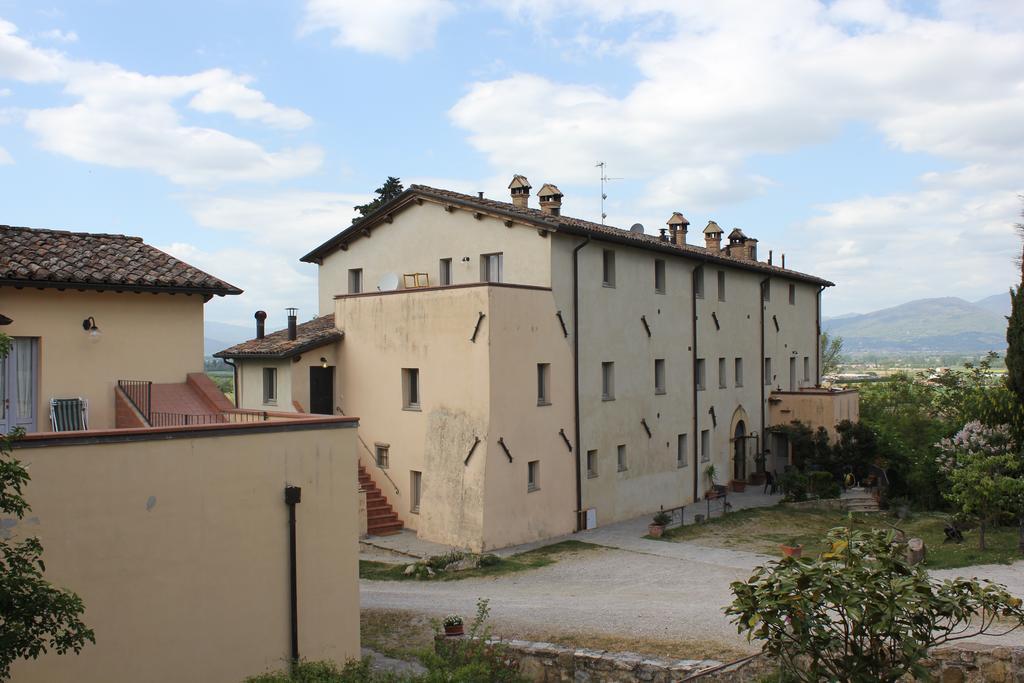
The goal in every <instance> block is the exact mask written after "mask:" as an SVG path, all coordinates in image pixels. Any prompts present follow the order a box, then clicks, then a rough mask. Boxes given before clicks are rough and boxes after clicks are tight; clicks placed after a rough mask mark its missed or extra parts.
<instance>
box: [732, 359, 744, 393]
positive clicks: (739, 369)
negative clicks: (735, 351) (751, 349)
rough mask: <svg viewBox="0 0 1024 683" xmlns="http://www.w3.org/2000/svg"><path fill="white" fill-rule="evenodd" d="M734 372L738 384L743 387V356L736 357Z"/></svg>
mask: <svg viewBox="0 0 1024 683" xmlns="http://www.w3.org/2000/svg"><path fill="white" fill-rule="evenodd" d="M734 374H735V378H736V386H738V387H742V386H743V359H742V358H737V359H736V369H735V371H734Z"/></svg>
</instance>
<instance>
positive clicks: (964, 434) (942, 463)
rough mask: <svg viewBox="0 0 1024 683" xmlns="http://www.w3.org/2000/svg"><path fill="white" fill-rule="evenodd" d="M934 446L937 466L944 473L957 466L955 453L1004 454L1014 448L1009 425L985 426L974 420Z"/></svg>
mask: <svg viewBox="0 0 1024 683" xmlns="http://www.w3.org/2000/svg"><path fill="white" fill-rule="evenodd" d="M935 447H936V448H938V449H939V453H940V455H939V457H938V461H939V467H940V468H941V469H942V471H943V472H945V473H946V474H949V473H951V472H952V471H953V470H954V469H956V466H957V454H958V453H964V454H981V455H1005V454H1006V453H1009V452H1010V451H1012V450H1014V443H1013V437H1012V436H1011V435H1010V427H1009V425H999V426H997V427H986V426H985V425H983V424H981V422H979V421H977V420H974V421H973V422H968V423H967V424H965V425H964V427H963V429H961V430H960V431H959V432H957V433H956V434H954V435H953V436H951V437H949V438H948V439H942V440H941V441H939V442H938V443H937V444H935Z"/></svg>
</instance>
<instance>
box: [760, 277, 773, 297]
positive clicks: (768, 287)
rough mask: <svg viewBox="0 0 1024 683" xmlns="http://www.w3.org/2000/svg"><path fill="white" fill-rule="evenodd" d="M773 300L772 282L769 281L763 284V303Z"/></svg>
mask: <svg viewBox="0 0 1024 683" xmlns="http://www.w3.org/2000/svg"><path fill="white" fill-rule="evenodd" d="M771 300H772V281H771V280H767V281H765V282H763V283H762V284H761V301H771Z"/></svg>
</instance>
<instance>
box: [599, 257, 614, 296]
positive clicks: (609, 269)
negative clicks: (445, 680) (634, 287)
mask: <svg viewBox="0 0 1024 683" xmlns="http://www.w3.org/2000/svg"><path fill="white" fill-rule="evenodd" d="M601 259H602V260H601V265H602V267H601V284H603V285H604V286H605V287H614V286H615V252H614V251H612V250H611V249H605V250H604V252H603V253H602V256H601Z"/></svg>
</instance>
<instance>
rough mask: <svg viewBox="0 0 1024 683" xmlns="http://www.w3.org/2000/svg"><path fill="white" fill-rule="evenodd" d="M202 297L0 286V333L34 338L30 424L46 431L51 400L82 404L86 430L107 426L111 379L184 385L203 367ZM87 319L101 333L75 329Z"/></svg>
mask: <svg viewBox="0 0 1024 683" xmlns="http://www.w3.org/2000/svg"><path fill="white" fill-rule="evenodd" d="M203 303H204V302H203V297H202V296H199V295H191V296H189V295H185V294H176V295H170V294H148V293H141V294H136V293H115V292H79V291H74V290H64V291H59V290H56V289H15V288H13V287H0V311H3V313H4V315H6V316H8V317H9V318H12V319H13V320H14V322H13V324H11V325H8V326H6V327H5V328H4V333H5V334H7V335H10V336H14V337H38V338H39V367H40V374H39V384H38V387H37V399H38V400H37V402H36V403H37V413H36V416H37V425H36V426H37V429H40V430H48V429H49V424H50V422H49V420H50V417H49V414H50V413H49V402H50V399H51V398H58V397H60V398H68V397H78V396H81V397H83V398H86V399H88V401H89V427H90V428H91V429H109V428H112V427H113V426H114V387H115V386H116V385H117V380H119V379H141V380H150V381H153V382H184V381H185V375H186V374H187V373H189V372H202V370H203ZM89 316H92V317H93V318H95V320H96V324H97V326H98V327H99V328H100V331H101V332H102V334H101V335H100V336H99V337H97V338H93V337H90V336H89V335H88V334H87V333H86V332H85V331H83V329H82V321H83V320H84V319H85V318H88V317H89Z"/></svg>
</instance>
